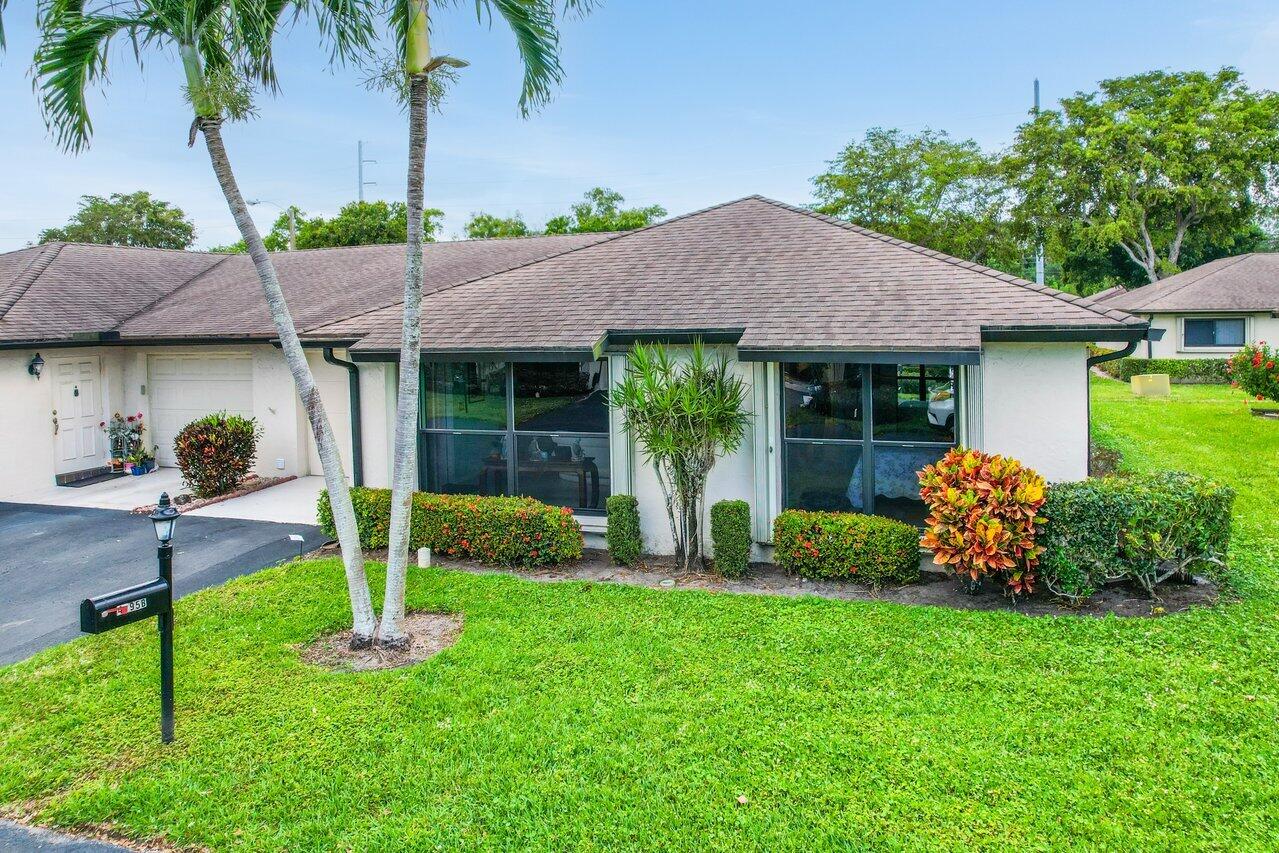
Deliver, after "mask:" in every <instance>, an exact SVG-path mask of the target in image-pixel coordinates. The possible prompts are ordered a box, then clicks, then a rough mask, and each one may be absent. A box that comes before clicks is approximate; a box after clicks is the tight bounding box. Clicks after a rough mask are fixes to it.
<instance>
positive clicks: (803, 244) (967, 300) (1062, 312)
mask: <svg viewBox="0 0 1279 853" xmlns="http://www.w3.org/2000/svg"><path fill="white" fill-rule="evenodd" d="M423 313H424V319H423V324H422V339H423V349H424V350H428V351H429V350H445V351H450V350H466V349H477V350H487V349H536V350H540V349H550V350H554V349H581V348H583V347H589V346H592V345H593V344H594V343H595V342H597V341H599V340H600V339H601V338H602V337H603V335H604V334H605V333H606V332H607V331H608V330H610V329H612V330H616V329H626V330H629V331H638V330H665V329H690V328H693V329H696V328H717V329H729V328H741V329H744V332H743V334H742V337H741V340H740V346H742V347H744V348H752V349H765V350H768V349H806V350H814V349H831V350H858V351H867V350H953V349H972V350H975V349H977V348H979V347H980V345H981V337H982V330H983V329H1001V328H1023V329H1024V328H1027V327H1039V328H1059V327H1064V328H1067V329H1076V330H1084V329H1092V328H1096V329H1100V330H1109V331H1115V330H1119V329H1123V328H1125V327H1133V326H1137V327H1140V326H1144V325H1145V324H1144V322H1143V321H1141V320H1139V319H1137V318H1134V317H1131V316H1129V315H1128V314H1125V313H1124V312H1121V311H1116V310H1112V309H1110V308H1109V307H1108V306H1098V305H1093V304H1092V303H1091V302H1089V301H1088V300H1084V299H1080V298H1079V297H1075V296H1071V295H1068V294H1063V293H1060V292H1058V291H1055V290H1052V289H1051V288H1048V287H1044V286H1042V285H1036V284H1033V283H1031V282H1028V281H1025V280H1022V279H1019V278H1017V277H1015V276H1011V275H1008V274H1007V273H1002V272H998V271H996V270H993V269H990V268H987V267H983V266H981V265H978V264H973V263H970V262H968V261H962V260H959V259H957V258H952V257H950V256H947V255H943V254H941V253H939V252H934V251H932V250H929V249H925V248H922V247H919V246H915V245H913V244H910V243H906V242H904V241H901V240H896V239H894V238H891V237H886V236H884V235H881V234H876V233H875V232H872V231H868V230H866V229H864V228H860V227H858V226H855V225H851V224H849V223H847V222H843V221H841V220H837V219H832V218H830V217H826V216H822V215H820V214H816V213H812V212H811V211H808V210H804V209H802V208H796V207H791V206H789V205H785V204H782V203H780V202H775V201H772V200H769V199H765V198H761V197H759V196H752V197H749V198H745V199H741V200H738V201H734V202H730V203H728V204H724V205H719V206H717V207H713V208H709V209H707V210H704V211H699V212H697V213H694V214H689V215H686V216H683V217H677V218H675V219H671V220H667V221H666V222H663V223H660V224H658V225H654V226H650V227H648V228H645V229H641V230H638V231H632V232H627V233H624V234H621V235H618V236H615V237H613V238H611V239H609V240H605V241H602V242H600V243H597V244H594V245H591V246H586V247H583V248H580V249H576V250H574V251H569V252H565V253H563V254H560V255H557V256H555V257H553V258H550V259H547V260H543V261H540V262H537V263H531V264H526V265H524V266H521V267H518V268H516V269H513V270H510V271H507V272H503V273H499V274H496V275H492V276H488V277H486V278H483V279H480V280H478V281H473V282H469V283H466V284H463V285H460V286H457V287H453V288H449V289H447V290H443V291H441V292H438V293H436V294H434V295H433V296H432V297H431V298H430V300H429V301H428V303H427V304H426V305H425V306H424V312H423ZM344 325H345V324H337V325H335V326H329V327H324V328H321V329H318V330H316V333H317V334H327V333H333V332H334V331H335V330H340V329H342V328H343V327H344ZM348 330H350V329H348ZM355 331H359V332H362V333H364V334H365V336H364V338H363V339H362V340H361V341H360V342H359V343H358V344H356V346H355V347H354V349H356V350H357V351H359V350H364V351H387V350H394V349H396V348H398V344H399V335H400V333H399V315H398V312H397V311H395V310H394V309H390V310H385V311H380V312H374V313H373V314H370V315H368V316H367V317H365V318H364V319H363V321H362V324H361V326H360V327H359V328H358V329H356V330H355Z"/></svg>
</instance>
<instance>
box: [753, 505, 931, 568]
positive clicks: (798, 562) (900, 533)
mask: <svg viewBox="0 0 1279 853" xmlns="http://www.w3.org/2000/svg"><path fill="white" fill-rule="evenodd" d="M773 546H774V559H776V560H777V563H778V565H780V566H781V567H782V568H783V569H785V570H786V571H788V572H790V573H791V574H796V575H799V576H800V577H805V578H813V579H827V578H849V579H852V580H857V581H861V582H862V583H866V584H870V585H871V586H883V585H884V584H902V583H915V582H916V581H918V580H919V531H918V530H917V529H916V528H914V527H911V526H910V525H909V524H904V523H902V522H900V521H895V520H893V519H891V518H884V517H883V516H879V515H858V514H856V513H846V512H807V511H805V510H797V509H788V510H786V511H785V512H783V513H782V514H781V515H779V516H777V521H775V522H774V523H773Z"/></svg>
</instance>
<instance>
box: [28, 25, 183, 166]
mask: <svg viewBox="0 0 1279 853" xmlns="http://www.w3.org/2000/svg"><path fill="white" fill-rule="evenodd" d="M158 23H159V22H158V21H156V20H155V19H154V18H151V17H148V16H146V15H140V16H127V15H106V14H89V15H84V14H81V13H80V12H79V11H78V10H76V11H62V12H60V13H58V14H57V15H56V16H55V17H51V18H49V19H48V20H46V22H45V27H44V32H43V35H42V38H41V41H40V45H39V47H37V48H36V54H35V59H34V62H33V68H34V74H33V77H34V81H33V85H34V86H35V88H36V89H37V91H38V92H39V93H40V105H41V110H42V112H43V114H44V121H45V126H46V127H48V129H49V131H50V132H51V133H52V134H53V135H54V138H55V139H56V140H57V142H58V144H59V145H60V146H61V147H62V148H64V149H66V150H68V151H80V150H82V149H83V148H84V147H85V146H86V145H87V144H88V142H89V137H90V136H91V135H92V134H93V123H92V121H91V120H90V118H89V108H88V102H87V100H86V97H85V96H86V92H87V91H88V89H89V87H90V86H92V85H93V84H94V83H96V82H98V81H99V80H102V79H105V77H106V70H107V51H108V49H109V48H110V45H111V41H112V40H113V39H114V38H116V37H117V36H120V35H126V36H128V37H129V39H130V41H131V43H132V45H133V48H134V51H135V52H140V51H141V49H142V47H143V46H144V45H146V44H147V43H149V42H151V41H153V40H156V39H158V38H160V37H162V35H163V30H162V29H160V28H158V26H157V25H158Z"/></svg>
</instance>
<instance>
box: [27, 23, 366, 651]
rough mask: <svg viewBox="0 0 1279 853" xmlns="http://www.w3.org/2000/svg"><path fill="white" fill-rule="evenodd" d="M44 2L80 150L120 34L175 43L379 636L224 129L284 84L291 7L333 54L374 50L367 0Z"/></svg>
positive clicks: (41, 79) (333, 463) (50, 54)
mask: <svg viewBox="0 0 1279 853" xmlns="http://www.w3.org/2000/svg"><path fill="white" fill-rule="evenodd" d="M39 12H40V14H39V20H40V24H41V30H42V35H41V42H40V45H39V47H38V48H37V51H36V56H35V67H34V76H35V83H36V87H37V89H38V90H39V92H40V95H41V104H42V107H43V109H44V116H45V121H46V123H47V124H48V126H49V129H50V131H52V132H53V134H54V136H55V138H56V139H57V141H58V143H59V144H60V145H61V146H62V147H63V148H64V149H66V150H68V151H72V152H77V151H80V150H82V149H84V148H85V147H87V146H88V144H89V139H90V136H91V135H92V131H93V126H92V123H91V121H90V118H89V108H88V103H87V101H86V93H87V91H88V89H89V88H90V87H91V86H92V85H94V84H95V83H102V82H105V80H106V70H107V55H108V52H109V49H110V47H111V43H112V41H113V40H115V39H117V38H122V39H124V40H126V41H127V42H128V43H129V44H130V45H131V46H132V48H133V51H134V56H135V58H136V59H137V60H138V62H139V64H141V61H142V57H143V56H144V54H146V53H148V52H150V51H159V50H165V49H167V48H172V49H174V50H175V51H176V52H177V55H178V57H179V58H180V60H181V62H182V69H183V72H184V75H185V80H186V85H185V86H184V90H183V91H184V94H185V96H186V98H187V101H188V102H189V103H190V105H191V110H192V114H193V120H192V122H191V128H190V132H189V134H188V139H187V144H188V145H194V144H195V138H196V135H197V134H202V135H203V136H204V141H205V145H206V147H207V149H208V152H209V159H210V161H211V163H212V165H213V172H214V174H215V175H216V176H217V179H218V184H219V185H220V186H221V188H222V194H223V196H225V198H226V202H227V206H228V207H229V208H230V211H231V215H232V216H233V217H234V219H235V224H236V226H237V227H238V228H239V229H240V236H241V237H243V238H244V243H245V246H246V247H247V248H248V251H249V256H250V257H251V258H252V260H253V266H254V268H255V269H256V270H257V274H258V279H259V280H260V282H261V284H262V290H263V293H264V295H265V297H266V301H267V305H268V306H269V307H270V310H271V319H272V320H273V321H274V323H275V329H276V332H277V334H278V335H279V338H280V343H281V349H282V351H283V353H284V358H285V361H286V362H287V363H288V365H289V370H290V372H291V373H292V374H293V382H294V385H295V386H296V387H297V391H298V395H299V397H300V398H301V400H302V404H303V407H304V408H305V410H306V414H307V419H308V420H309V421H310V424H311V433H312V435H313V436H314V437H315V443H316V447H317V449H318V450H319V456H320V461H321V464H322V466H323V469H324V480H325V485H326V486H327V487H328V492H329V495H330V496H331V497H332V500H333V515H334V523H335V524H334V526H335V527H336V530H337V534H338V540H339V542H340V544H341V546H342V557H343V561H344V563H345V565H346V577H347V587H348V592H349V594H350V598H351V609H352V614H353V616H352V622H353V632H352V645H356V646H359V645H364V644H366V643H370V642H372V638H373V635H374V633H375V631H376V627H377V623H376V618H375V616H374V613H373V603H372V598H371V596H370V593H369V587H368V581H367V579H366V577H365V572H364V555H363V552H362V551H361V550H360V542H359V533H358V531H357V529H356V525H355V515H354V510H353V509H352V505H351V498H350V493H349V491H348V487H347V483H346V475H345V473H344V472H343V470H342V461H341V457H340V456H339V453H338V447H337V441H336V439H335V438H334V435H333V429H332V427H331V426H330V425H329V419H328V416H327V415H326V414H325V411H324V404H323V402H322V401H321V399H320V392H319V389H318V388H317V387H316V384H315V377H314V376H312V374H311V368H310V366H309V365H308V364H307V360H306V355H305V353H304V352H303V350H302V344H301V342H300V341H299V340H298V335H297V330H296V328H295V327H294V325H293V318H292V317H291V316H290V314H289V308H288V305H287V304H286V302H285V300H284V292H283V291H282V290H281V288H280V282H279V279H278V278H277V276H276V273H275V267H274V266H273V265H272V263H271V258H270V256H269V255H268V254H267V251H266V246H265V245H264V244H263V242H262V235H261V234H259V233H258V229H257V226H256V225H255V224H254V222H253V220H252V219H251V218H250V217H249V209H248V206H247V205H246V204H245V201H244V197H243V195H242V194H241V192H240V187H239V184H238V182H237V181H236V178H235V174H234V172H233V171H232V169H231V160H230V157H229V156H228V155H227V151H226V146H225V145H224V144H223V141H222V123H223V121H224V120H227V119H231V120H237V119H244V118H247V117H249V116H251V115H252V114H253V110H254V108H253V94H254V91H255V89H260V88H265V89H267V90H274V89H275V86H276V77H275V69H274V66H273V62H272V52H271V42H272V39H273V38H274V37H275V35H276V32H277V29H278V28H279V25H280V24H281V23H284V22H285V20H286V17H288V18H297V17H299V16H305V17H309V18H310V19H311V20H313V21H314V22H315V23H316V24H317V25H318V29H319V30H320V32H321V33H322V34H323V35H324V36H325V37H326V39H327V41H328V44H329V45H330V47H331V51H332V53H331V58H333V59H336V60H338V61H344V60H347V59H351V58H355V57H358V56H360V55H362V54H363V53H364V52H365V51H366V50H368V49H369V47H370V45H371V44H372V43H373V40H374V36H373V26H372V16H371V12H370V9H369V6H368V4H367V2H366V0H291V2H286V0H107V1H106V2H104V3H103V4H102V5H100V6H98V7H95V8H93V9H88V10H86V9H85V8H84V7H83V3H82V2H81V0H44V3H43V5H41V7H40V9H39Z"/></svg>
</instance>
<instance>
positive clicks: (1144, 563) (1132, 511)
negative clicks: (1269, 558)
mask: <svg viewBox="0 0 1279 853" xmlns="http://www.w3.org/2000/svg"><path fill="white" fill-rule="evenodd" d="M1234 500H1235V493H1234V490H1233V489H1231V488H1230V487H1229V486H1223V485H1221V484H1219V483H1216V482H1215V481H1212V480H1208V479H1205V478H1203V477H1196V476H1194V475H1192V474H1184V473H1181V472H1178V471H1171V472H1165V473H1161V474H1142V475H1137V476H1131V477H1101V478H1096V479H1090V480H1083V481H1081V482H1077V483H1059V484H1057V485H1054V486H1052V487H1051V488H1049V490H1048V500H1047V502H1046V503H1045V504H1044V507H1043V509H1042V510H1041V512H1042V513H1043V515H1044V516H1045V517H1046V518H1047V519H1048V522H1047V524H1046V525H1045V526H1044V534H1043V542H1044V544H1045V546H1046V550H1045V552H1044V554H1043V556H1042V557H1041V558H1040V562H1039V572H1040V577H1041V578H1043V580H1044V582H1045V584H1046V585H1047V587H1048V588H1049V590H1051V591H1052V592H1054V593H1056V594H1058V595H1061V596H1063V597H1064V598H1068V599H1072V600H1076V601H1079V600H1083V599H1085V598H1087V597H1088V596H1089V595H1091V594H1092V593H1093V592H1095V591H1096V590H1097V589H1098V588H1100V587H1101V585H1102V584H1104V583H1106V582H1108V581H1113V580H1128V581H1131V582H1133V583H1135V584H1137V585H1138V586H1140V587H1142V588H1143V589H1145V590H1146V591H1147V592H1149V593H1151V594H1153V593H1154V589H1155V587H1156V586H1157V585H1158V584H1159V583H1161V582H1162V581H1164V580H1166V579H1168V578H1169V577H1173V576H1176V575H1188V574H1190V573H1193V572H1203V573H1212V574H1215V573H1217V568H1218V567H1220V566H1221V565H1223V564H1224V562H1225V559H1226V553H1227V551H1228V550H1229V547H1230V514H1231V510H1232V508H1233V506H1234Z"/></svg>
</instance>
